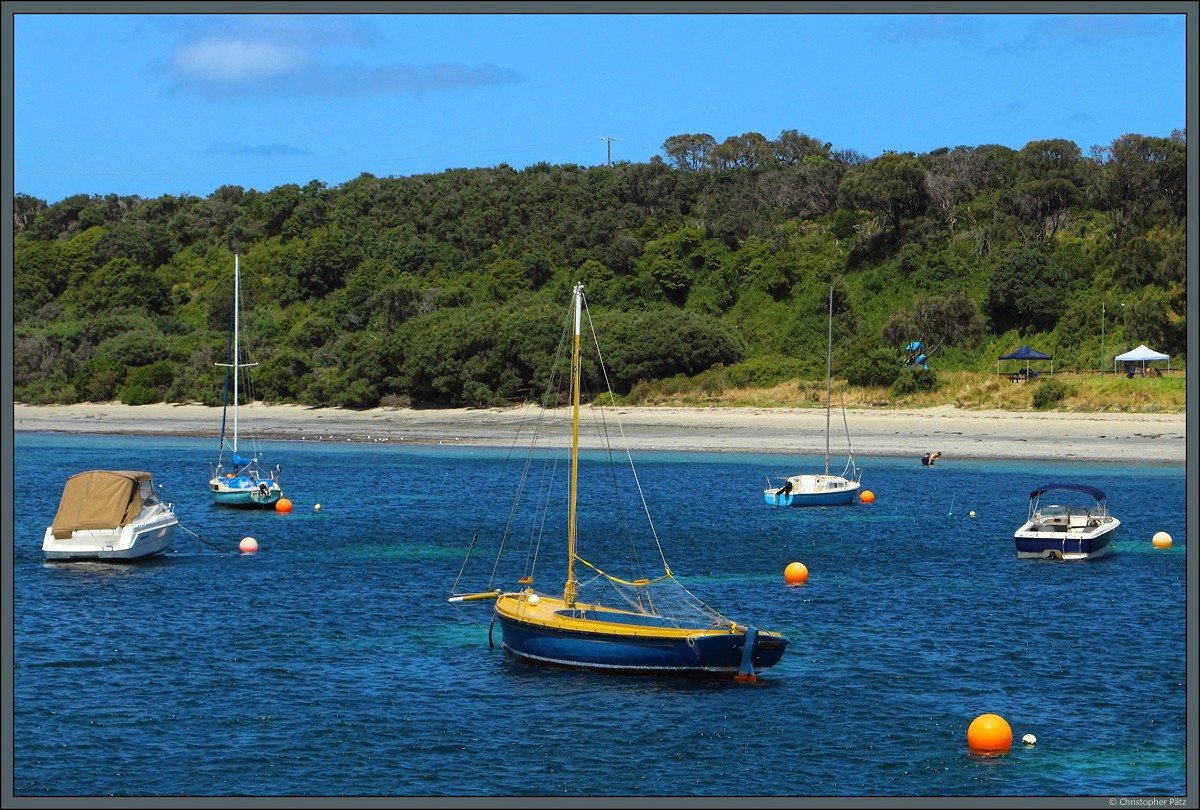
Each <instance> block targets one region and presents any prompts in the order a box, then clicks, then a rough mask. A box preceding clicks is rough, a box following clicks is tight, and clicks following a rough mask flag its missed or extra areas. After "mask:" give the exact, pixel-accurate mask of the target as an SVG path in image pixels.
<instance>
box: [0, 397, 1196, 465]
mask: <svg viewBox="0 0 1200 810" xmlns="http://www.w3.org/2000/svg"><path fill="white" fill-rule="evenodd" d="M531 410H532V407H531V406H527V407H513V408H479V409H474V408H445V409H433V408H431V409H425V408H417V409H396V408H375V409H372V410H365V411H353V410H345V409H341V408H310V407H307V406H303V405H263V404H261V403H254V404H252V405H244V406H242V408H241V409H240V420H239V421H240V424H241V427H242V435H243V436H246V435H250V434H249V433H248V431H251V430H252V432H253V435H254V436H256V437H257V438H260V439H275V440H278V439H285V440H291V441H340V442H396V443H402V442H408V443H414V444H463V445H495V444H500V445H502V446H507V445H508V444H509V443H511V441H512V437H513V435H514V432H515V429H516V427H517V425H518V424H519V423H520V422H521V420H522V419H527V418H528V417H529V416H530V411H531ZM590 410H591V409H590V408H587V407H585V408H584V409H583V415H582V418H583V419H590V418H592V416H593V414H590V413H589V411H590ZM604 416H605V420H606V422H607V424H608V425H610V427H611V426H614V425H616V424H619V426H620V429H621V431H622V432H623V433H624V435H625V437H626V439H627V441H628V443H629V446H630V447H631V448H632V449H637V450H649V449H654V450H666V451H705V452H716V451H719V452H736V453H786V454H802V455H810V454H814V453H823V452H824V449H825V439H824V435H825V434H824V430H825V411H824V409H821V408H811V409H810V408H728V407H704V408H677V407H637V408H615V409H614V408H608V409H605V414H604ZM845 419H846V423H848V425H849V429H850V444H851V446H852V448H853V450H854V454H855V455H856V456H860V457H861V456H873V455H874V456H912V457H913V458H919V457H920V456H921V455H922V454H924V453H926V452H933V451H940V452H941V453H942V458H941V460H940V461H939V464H944V463H947V462H950V461H952V460H954V459H973V458H974V459H1059V460H1069V461H1133V462H1139V463H1145V462H1152V463H1166V464H1182V463H1184V461H1185V459H1186V444H1187V432H1186V431H1187V428H1186V421H1187V417H1186V414H1116V413H1060V412H1010V411H967V410H961V409H958V408H954V407H950V406H940V407H934V408H923V409H915V410H879V409H854V408H850V409H847V410H846V416H845ZM614 420H615V421H614ZM220 421H221V411H220V409H219V408H215V407H209V406H205V405H195V404H163V403H160V404H155V405H138V406H129V405H121V404H119V403H85V404H79V405H25V404H14V405H13V428H14V430H15V431H45V432H54V433H101V434H143V435H165V436H212V437H216V436H217V435H218V434H219V431H220ZM831 426H832V438H831V442H830V448H831V452H834V453H838V454H842V453H844V452H845V449H846V429H845V424H843V421H842V416H841V414H840V413H839V412H837V411H835V412H834V414H833V420H832V423H831ZM585 445H586V442H585Z"/></svg>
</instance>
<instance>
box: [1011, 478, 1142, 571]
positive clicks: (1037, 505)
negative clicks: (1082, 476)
mask: <svg viewBox="0 0 1200 810" xmlns="http://www.w3.org/2000/svg"><path fill="white" fill-rule="evenodd" d="M1081 496H1082V497H1081ZM1089 499H1090V500H1089ZM1120 525H1121V521H1119V520H1117V519H1116V518H1115V517H1113V516H1112V515H1110V514H1109V513H1108V504H1107V500H1106V498H1105V496H1104V493H1103V492H1101V491H1100V490H1099V489H1096V487H1092V486H1088V485H1086V484H1046V485H1045V486H1041V487H1038V488H1037V489H1035V490H1033V492H1030V493H1029V515H1028V517H1027V518H1026V520H1025V523H1023V524H1022V525H1021V528H1019V529H1017V531H1016V533H1015V534H1014V537H1015V539H1016V543H1017V556H1018V557H1042V558H1052V559H1057V560H1092V559H1095V558H1097V557H1103V556H1104V555H1105V554H1107V553H1108V552H1109V550H1110V549H1111V548H1112V539H1113V534H1114V533H1115V532H1116V531H1117V527H1118V526H1120Z"/></svg>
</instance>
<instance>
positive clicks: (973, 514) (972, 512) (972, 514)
mask: <svg viewBox="0 0 1200 810" xmlns="http://www.w3.org/2000/svg"><path fill="white" fill-rule="evenodd" d="M967 514H968V515H970V516H971V517H975V510H974V509H972V510H971V511H970V512H968V513H967Z"/></svg>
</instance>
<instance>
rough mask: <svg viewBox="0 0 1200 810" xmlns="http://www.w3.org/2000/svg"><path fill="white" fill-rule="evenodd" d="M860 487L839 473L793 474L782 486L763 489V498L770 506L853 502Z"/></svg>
mask: <svg viewBox="0 0 1200 810" xmlns="http://www.w3.org/2000/svg"><path fill="white" fill-rule="evenodd" d="M861 486H862V485H861V484H859V482H858V481H853V480H850V479H848V478H845V477H843V476H840V475H793V476H790V477H789V478H788V479H787V482H786V483H785V484H784V485H783V486H782V487H769V488H767V489H764V490H763V499H764V500H765V501H766V502H767V504H768V505H770V506H838V505H840V504H847V503H854V501H855V500H856V499H857V498H858V491H859V489H860V488H861Z"/></svg>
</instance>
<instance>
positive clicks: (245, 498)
mask: <svg viewBox="0 0 1200 810" xmlns="http://www.w3.org/2000/svg"><path fill="white" fill-rule="evenodd" d="M241 318H242V315H241V268H240V264H239V261H238V255H237V254H236V253H235V254H234V255H233V313H232V320H233V325H232V328H231V339H230V358H229V362H228V363H217V364H216V365H217V366H223V367H224V368H225V369H226V372H225V402H224V404H223V406H222V410H221V447H220V450H219V451H218V453H217V461H216V463H215V464H214V465H212V469H211V477H210V478H209V481H208V490H209V493H210V494H211V495H212V499H213V503H214V504H217V505H220V506H250V507H262V506H274V505H275V503H276V502H278V501H279V499H280V498H281V497H283V490H282V488H281V487H280V483H279V476H280V469H279V465H278V464H276V465H275V469H274V470H271V469H268V468H266V467H265V466H262V465H261V460H260V458H259V452H258V448H257V446H255V448H254V452H253V453H252V454H251V455H250V456H248V457H247V456H242V455H239V451H238V400H239V399H240V396H241V395H240V392H239V390H238V382H239V380H240V378H241V376H242V369H244V368H250V367H252V366H255V365H257V364H256V363H243V362H241V358H240V348H241V347H240V343H241V336H240V334H239V326H240V323H239V322H240V321H241ZM231 379H232V391H233V397H232V406H231V404H230V388H231V386H230V380H231ZM230 412H232V416H233V419H232V422H233V424H232V427H233V430H232V434H231V435H229V434H226V424H227V422H226V418H227V416H228V415H229V414H230ZM226 452H228V453H229V458H228V459H226V457H225V454H226Z"/></svg>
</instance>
